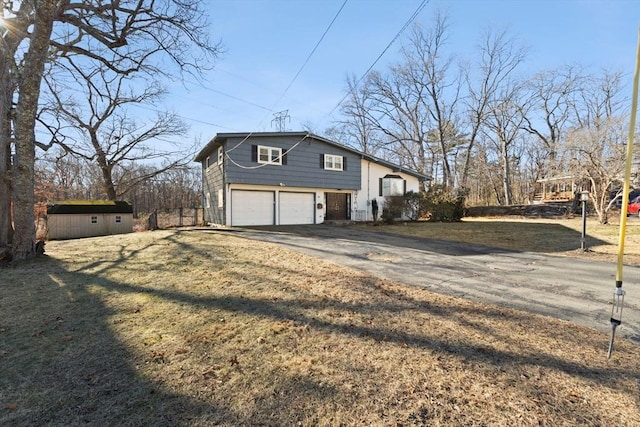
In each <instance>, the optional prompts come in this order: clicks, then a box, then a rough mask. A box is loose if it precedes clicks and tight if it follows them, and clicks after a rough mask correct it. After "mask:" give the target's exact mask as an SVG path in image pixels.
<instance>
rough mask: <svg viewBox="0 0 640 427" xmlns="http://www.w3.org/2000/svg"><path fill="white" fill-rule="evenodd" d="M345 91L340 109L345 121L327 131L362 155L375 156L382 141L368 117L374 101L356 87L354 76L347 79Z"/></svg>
mask: <svg viewBox="0 0 640 427" xmlns="http://www.w3.org/2000/svg"><path fill="white" fill-rule="evenodd" d="M347 91H348V98H347V100H346V102H345V103H344V104H342V105H341V107H340V111H341V113H342V115H343V116H344V117H345V119H344V120H339V121H338V122H337V125H336V126H335V127H334V128H333V129H331V130H330V131H329V134H333V135H335V136H339V138H338V139H340V140H343V141H345V142H346V143H347V144H349V145H351V146H353V147H355V148H357V149H359V150H360V151H362V152H363V153H367V154H371V155H376V154H377V152H378V150H379V149H380V146H381V145H382V141H381V140H380V138H379V136H378V132H376V128H375V127H374V125H373V124H372V121H371V120H370V119H369V115H368V111H369V109H370V108H371V107H372V103H373V102H374V101H373V99H372V98H371V96H370V94H369V91H368V88H367V87H366V86H360V85H358V80H357V78H356V77H355V76H351V77H348V78H347Z"/></svg>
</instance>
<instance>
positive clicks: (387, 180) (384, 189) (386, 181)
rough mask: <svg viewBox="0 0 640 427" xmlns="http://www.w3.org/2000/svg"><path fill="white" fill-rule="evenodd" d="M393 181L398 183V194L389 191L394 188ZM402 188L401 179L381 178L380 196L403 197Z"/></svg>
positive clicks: (402, 182) (402, 181)
mask: <svg viewBox="0 0 640 427" xmlns="http://www.w3.org/2000/svg"><path fill="white" fill-rule="evenodd" d="M393 181H397V182H399V183H400V189H399V192H397V193H392V192H391V189H392V188H394V185H393ZM385 184H386V185H385ZM396 185H397V183H396ZM403 187H404V180H403V179H402V178H382V195H383V196H404V192H403Z"/></svg>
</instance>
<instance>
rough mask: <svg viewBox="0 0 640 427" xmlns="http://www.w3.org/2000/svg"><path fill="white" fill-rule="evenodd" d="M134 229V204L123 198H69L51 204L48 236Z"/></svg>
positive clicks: (116, 232)
mask: <svg viewBox="0 0 640 427" xmlns="http://www.w3.org/2000/svg"><path fill="white" fill-rule="evenodd" d="M132 231H133V207H132V206H131V205H130V204H129V203H127V202H122V201H107V200H68V201H64V202H59V203H56V204H53V205H49V206H47V239H49V240H55V239H76V238H79V237H93V236H105V235H109V234H124V233H131V232H132Z"/></svg>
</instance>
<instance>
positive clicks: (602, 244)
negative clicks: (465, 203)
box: [356, 215, 640, 425]
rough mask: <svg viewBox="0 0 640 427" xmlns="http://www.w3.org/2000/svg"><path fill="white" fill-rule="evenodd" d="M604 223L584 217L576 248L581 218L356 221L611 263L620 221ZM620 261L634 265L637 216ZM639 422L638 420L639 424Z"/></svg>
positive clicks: (639, 256) (638, 260)
mask: <svg viewBox="0 0 640 427" xmlns="http://www.w3.org/2000/svg"><path fill="white" fill-rule="evenodd" d="M612 217H613V218H611V219H610V222H609V223H608V224H600V223H599V222H598V221H597V220H596V219H595V218H592V217H590V218H588V219H587V227H586V247H587V251H586V252H585V251H582V250H581V248H580V241H581V237H582V218H580V217H574V218H562V219H557V218H556V219H542V218H540V219H535V218H523V217H518V216H509V217H499V218H464V219H463V221H461V222H456V223H431V222H414V223H411V222H409V223H403V222H399V223H396V224H394V225H385V224H380V223H378V224H376V225H375V226H373V225H372V224H370V223H369V224H361V225H357V226H356V227H358V228H364V229H367V230H368V231H382V232H387V233H397V234H403V235H409V236H416V237H425V238H433V239H443V240H449V241H452V242H463V243H475V244H482V245H485V246H491V247H496V248H503V249H512V250H516V251H531V252H541V253H547V254H550V255H560V256H571V257H578V258H586V259H594V260H601V261H610V262H614V263H615V262H617V260H618V241H619V236H620V220H619V218H617V217H616V216H615V215H612ZM623 261H624V263H625V264H628V265H640V220H639V219H638V218H637V217H635V216H634V217H630V218H628V219H627V226H626V231H625V240H624V255H623ZM639 425H640V423H639Z"/></svg>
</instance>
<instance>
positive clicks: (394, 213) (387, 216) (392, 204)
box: [382, 196, 407, 224]
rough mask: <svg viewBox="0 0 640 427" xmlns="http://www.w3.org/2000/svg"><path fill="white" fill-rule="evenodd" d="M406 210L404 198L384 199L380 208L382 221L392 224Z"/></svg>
mask: <svg viewBox="0 0 640 427" xmlns="http://www.w3.org/2000/svg"><path fill="white" fill-rule="evenodd" d="M406 210H407V201H406V199H405V197H404V196H387V197H385V198H384V206H383V208H382V221H384V222H385V223H386V224H393V223H394V222H395V221H396V220H397V219H400V218H402V214H403V213H404V212H405V211H406Z"/></svg>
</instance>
